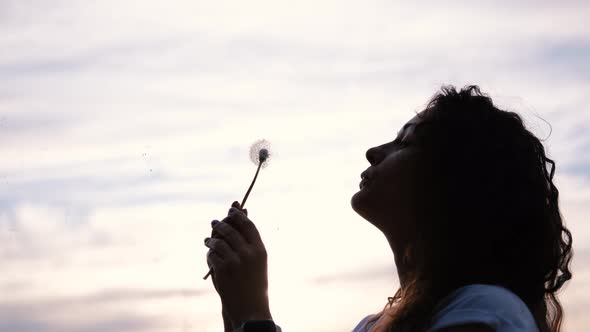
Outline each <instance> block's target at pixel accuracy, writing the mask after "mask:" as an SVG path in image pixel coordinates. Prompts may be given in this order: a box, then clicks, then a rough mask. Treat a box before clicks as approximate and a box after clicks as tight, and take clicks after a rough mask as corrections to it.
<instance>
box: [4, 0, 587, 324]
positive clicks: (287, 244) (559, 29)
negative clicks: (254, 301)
mask: <svg viewBox="0 0 590 332" xmlns="http://www.w3.org/2000/svg"><path fill="white" fill-rule="evenodd" d="M589 14H590V3H588V2H587V1H560V2H555V1H520V2H518V1H517V2H514V1H504V0H501V1H489V2H486V3H478V5H477V7H475V6H474V5H473V2H471V1H459V0H457V1H450V2H446V3H444V4H443V3H442V2H439V1H427V0H419V1H413V2H408V3H399V2H394V1H385V0H384V1H346V0H345V1H342V0H339V1H325V0H315V1H276V0H274V1H270V0H269V1H256V0H255V1H200V0H197V1H188V0H187V1H114V0H108V1H106V0H105V1H60V0H56V1H35V0H25V1H17V0H3V1H0V45H2V51H1V52H0V86H1V88H0V155H2V162H1V163H0V243H2V244H1V245H0V270H1V271H2V273H0V293H1V294H2V296H1V297H0V332H5V331H6V332H8V331H10V332H32V331H45V332H57V331H59V332H74V331H76V332H94V331H109V332H110V331H137V332H152V331H153V332H161V331H195V332H201V331H203V332H213V331H220V330H222V321H221V315H220V313H221V308H220V302H219V300H218V297H217V294H216V293H215V290H214V288H213V286H212V284H211V280H207V281H204V280H202V279H201V278H202V276H203V275H204V274H205V273H206V272H207V270H208V269H207V265H206V262H205V253H206V248H205V247H204V246H203V245H202V243H203V238H204V237H206V236H208V235H209V234H210V221H211V220H212V219H220V218H223V217H224V216H225V215H226V214H227V210H228V209H229V207H230V205H231V203H232V202H233V201H235V200H238V201H239V200H241V198H242V197H243V195H244V193H245V191H246V189H247V188H248V185H249V184H250V181H251V179H252V176H253V175H254V172H255V170H256V167H255V166H254V165H253V164H252V162H251V161H250V160H249V155H248V153H249V148H250V145H251V144H252V143H253V142H255V141H256V140H258V139H267V140H268V141H270V142H271V144H272V151H273V157H272V158H273V159H272V163H271V164H269V166H268V167H266V168H265V169H263V170H261V173H260V175H259V178H258V180H257V183H256V185H255V187H254V189H253V191H252V193H251V194H250V197H249V198H248V204H247V208H248V211H249V215H250V218H251V219H252V220H253V221H254V222H255V223H256V225H257V226H258V228H259V230H260V232H261V234H262V236H263V239H264V241H265V244H266V248H267V250H268V253H269V279H270V300H271V310H272V313H273V317H274V318H275V320H276V321H277V322H278V323H279V324H280V325H281V326H283V327H284V329H285V330H286V331H287V330H289V331H298V332H312V331H313V332H318V331H319V332H337V331H350V330H352V328H353V327H354V326H355V325H356V324H357V322H358V321H359V320H361V319H362V318H363V317H364V316H366V315H367V314H369V313H375V312H377V311H378V310H380V309H381V308H382V307H383V305H384V304H385V303H386V300H387V297H388V296H391V295H392V294H393V293H394V292H395V290H396V289H397V286H398V282H397V277H396V270H395V266H394V264H393V256H392V253H391V251H390V249H389V247H388V245H387V242H386V241H385V238H384V237H383V235H382V234H381V233H380V232H379V231H378V230H377V229H375V228H374V227H373V226H371V225H370V224H369V223H368V222H366V221H365V220H364V219H362V218H361V217H359V216H358V215H357V214H355V212H354V211H353V210H352V208H351V207H350V198H351V196H352V195H353V194H354V193H355V192H356V191H357V190H358V183H359V181H360V173H361V172H362V171H364V170H365V169H366V168H367V167H368V166H369V163H368V162H367V161H366V159H365V151H366V150H367V149H368V148H370V147H372V146H375V145H380V144H382V143H384V142H386V141H390V140H393V139H394V138H395V135H396V133H397V132H398V130H399V129H400V127H401V126H402V125H403V124H404V123H405V122H406V121H407V120H409V119H410V118H412V117H413V116H414V111H417V110H420V109H422V108H423V107H424V106H425V103H426V102H427V101H428V99H429V98H430V97H431V96H432V95H433V94H434V93H435V92H436V91H437V90H438V89H439V88H440V87H441V86H442V85H443V84H453V85H456V86H458V87H461V86H464V85H467V84H477V85H479V86H480V87H481V88H482V90H483V91H484V92H487V93H489V94H490V96H491V97H492V98H493V100H494V101H495V102H496V104H498V105H499V106H500V107H502V108H505V109H509V110H513V111H516V112H518V113H519V114H521V115H522V116H523V117H524V119H525V120H526V123H527V126H528V127H529V128H530V129H531V130H532V131H533V132H534V133H535V134H537V135H538V137H540V138H543V139H545V138H547V139H546V141H545V145H546V148H547V150H548V154H549V156H550V157H551V158H552V159H554V160H555V161H556V164H557V170H556V175H555V179H556V183H557V187H558V189H559V190H560V204H561V209H562V214H563V216H564V218H565V220H566V223H567V225H568V227H569V228H570V229H571V231H572V233H573V238H574V263H573V280H572V281H571V282H570V283H569V285H568V286H567V287H566V289H565V291H564V292H563V293H562V295H561V299H562V303H563V305H564V308H565V331H582V330H584V329H586V328H587V326H589V325H590V318H589V316H588V315H587V314H586V311H587V309H588V308H590V242H589V241H588V240H587V239H588V238H590V237H589V236H590V226H589V225H588V221H589V217H590V106H589V105H590V94H589V93H588V92H589V91H590V61H589V59H590V32H588V31H589V30H588V28H587V22H588V21H587V20H588V16H589ZM545 121H547V122H548V123H549V124H550V125H551V129H550V128H549V125H548V124H547V122H545Z"/></svg>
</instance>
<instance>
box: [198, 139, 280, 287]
mask: <svg viewBox="0 0 590 332" xmlns="http://www.w3.org/2000/svg"><path fill="white" fill-rule="evenodd" d="M269 150H270V142H269V141H267V140H265V139H261V140H258V141H256V142H254V144H252V146H251V147H250V160H252V162H253V163H254V165H258V168H256V174H254V179H252V183H250V187H248V191H246V195H245V196H244V199H242V204H240V208H241V209H244V204H246V200H247V199H248V196H249V195H250V192H251V191H252V187H254V183H255V182H256V178H258V173H259V172H260V169H261V168H265V167H266V166H268V162H269V161H270V156H271V155H270V152H269ZM212 272H213V269H209V272H208V273H207V274H206V275H205V277H203V279H205V280H207V278H208V277H209V276H210V275H211V273H212Z"/></svg>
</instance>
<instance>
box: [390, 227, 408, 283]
mask: <svg viewBox="0 0 590 332" xmlns="http://www.w3.org/2000/svg"><path fill="white" fill-rule="evenodd" d="M385 237H386V238H387V242H388V243H389V247H390V248H391V251H392V253H393V260H394V263H395V267H396V268H397V276H398V280H399V283H400V287H401V289H402V290H403V289H404V288H405V286H406V285H407V283H408V276H409V274H410V273H409V272H410V271H411V266H410V265H408V262H407V261H404V255H405V253H406V250H407V248H408V243H407V242H405V243H402V244H400V242H402V241H398V239H394V237H393V236H391V235H388V234H385Z"/></svg>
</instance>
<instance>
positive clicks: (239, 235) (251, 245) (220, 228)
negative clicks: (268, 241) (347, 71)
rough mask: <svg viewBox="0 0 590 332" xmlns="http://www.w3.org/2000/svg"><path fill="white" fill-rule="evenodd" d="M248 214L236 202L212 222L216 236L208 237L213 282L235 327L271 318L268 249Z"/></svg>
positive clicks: (209, 262) (206, 243)
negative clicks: (224, 215)
mask: <svg viewBox="0 0 590 332" xmlns="http://www.w3.org/2000/svg"><path fill="white" fill-rule="evenodd" d="M247 215H248V211H247V210H241V209H240V204H239V203H238V202H234V203H233V204H232V208H231V209H230V211H229V213H228V216H227V217H226V218H224V219H223V220H222V221H221V222H219V221H217V220H213V222H211V225H212V228H213V232H214V233H215V237H212V238H205V246H207V247H208V248H209V251H208V252H207V264H208V265H209V267H210V268H212V269H213V274H212V275H211V276H212V279H213V285H214V286H215V289H216V290H217V293H218V294H219V297H220V298H221V303H222V306H223V311H224V313H226V314H227V316H229V318H230V320H231V322H232V324H233V326H234V327H239V326H240V325H241V324H242V323H243V322H244V321H246V320H263V319H272V317H271V314H270V308H269V303H268V275H267V255H266V249H265V247H264V243H262V239H261V238H260V234H259V233H258V230H257V229H256V226H254V223H252V221H251V220H250V219H248V216H247Z"/></svg>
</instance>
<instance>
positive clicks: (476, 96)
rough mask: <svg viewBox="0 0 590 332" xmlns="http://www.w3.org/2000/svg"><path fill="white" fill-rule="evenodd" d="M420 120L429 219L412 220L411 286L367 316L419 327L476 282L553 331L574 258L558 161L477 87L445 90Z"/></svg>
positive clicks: (397, 326) (544, 331)
mask: <svg viewBox="0 0 590 332" xmlns="http://www.w3.org/2000/svg"><path fill="white" fill-rule="evenodd" d="M418 116H419V117H420V118H422V119H423V121H422V122H420V124H419V125H418V126H417V127H416V129H415V132H416V135H417V138H418V140H417V144H419V145H420V148H421V149H423V150H424V151H425V153H426V154H427V155H428V157H429V158H431V162H432V167H431V169H432V172H429V174H424V176H425V177H426V178H427V180H426V181H428V182H429V183H430V184H431V185H432V187H433V190H431V191H430V193H429V195H431V197H425V198H424V201H423V204H422V205H421V209H420V210H421V211H424V212H423V213H428V216H426V215H425V216H424V217H419V218H418V222H419V224H418V229H419V230H420V234H419V236H418V240H417V241H416V243H415V244H414V248H413V249H414V250H413V255H412V262H411V264H412V269H411V271H412V273H411V277H410V278H409V279H408V280H409V282H407V285H405V287H404V289H401V288H399V289H398V290H397V292H396V294H395V296H394V297H393V298H390V302H389V303H388V304H387V305H386V306H385V308H384V309H383V311H382V312H381V313H380V314H378V315H376V316H375V317H374V320H376V319H377V318H378V317H380V316H381V315H388V316H390V317H389V318H390V319H388V321H389V323H388V324H387V326H388V328H387V330H388V331H396V332H401V331H422V330H425V329H426V328H427V327H428V325H429V324H431V323H432V322H431V321H430V320H429V319H431V318H432V316H433V315H434V313H435V307H436V304H437V303H439V301H440V300H441V299H442V298H443V297H444V296H446V295H448V294H449V293H450V292H451V291H453V290H454V289H457V288H458V287H461V286H464V285H467V284H472V283H483V284H494V285H499V286H502V287H505V288H507V289H509V290H511V291H512V292H514V293H515V294H516V295H518V296H519V297H520V298H521V299H522V300H523V302H525V303H526V305H527V306H528V308H529V309H530V311H531V313H532V314H533V316H534V318H535V320H536V322H537V326H538V328H539V330H540V331H541V332H559V331H560V330H561V324H562V318H563V309H562V307H561V304H560V302H559V300H558V298H557V292H558V291H559V290H560V289H561V288H562V286H563V285H564V284H565V282H566V281H568V280H569V279H571V277H572V274H571V271H570V267H569V265H570V262H571V259H572V255H573V252H572V235H571V233H570V231H569V230H568V229H567V228H566V226H565V224H564V222H563V218H562V215H561V213H560V211H559V202H558V199H559V191H558V190H557V188H556V187H555V185H554V184H553V176H554V174H555V162H554V161H553V160H551V159H549V158H548V157H547V155H546V153H545V149H544V146H543V144H542V143H541V141H540V140H539V139H538V138H537V137H535V135H534V134H533V133H531V132H530V131H529V130H527V129H526V127H525V125H524V123H523V121H522V118H521V117H520V116H519V115H518V114H517V113H514V112H510V111H504V110H501V109H499V108H497V107H496V106H495V105H494V104H493V102H492V100H491V98H489V97H488V96H487V95H485V94H483V93H482V92H481V91H480V89H479V87H477V86H466V87H465V88H463V89H461V90H460V91H457V90H456V89H455V88H454V87H453V86H444V87H443V88H442V89H441V91H440V92H438V93H437V94H436V95H434V97H433V98H432V99H431V100H430V102H429V103H428V105H427V106H426V108H425V109H424V110H423V112H420V113H418ZM429 188H430V185H429ZM432 216H436V218H433V217H432Z"/></svg>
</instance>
